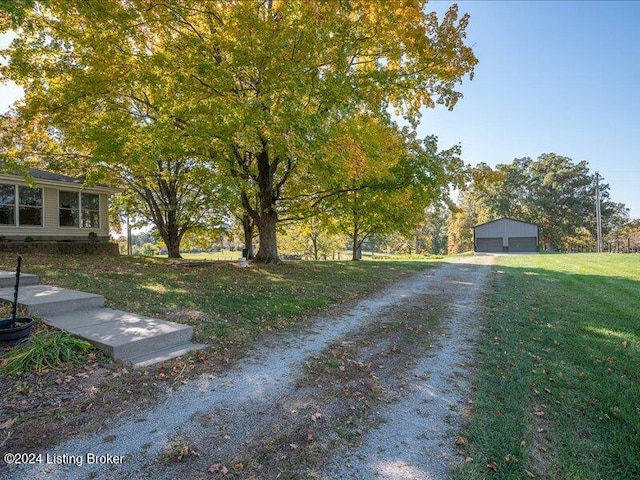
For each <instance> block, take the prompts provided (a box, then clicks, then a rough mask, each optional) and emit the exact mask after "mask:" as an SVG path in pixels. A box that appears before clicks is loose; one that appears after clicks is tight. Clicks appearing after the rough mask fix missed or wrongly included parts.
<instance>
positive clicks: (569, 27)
mask: <svg viewBox="0 0 640 480" xmlns="http://www.w3.org/2000/svg"><path fill="white" fill-rule="evenodd" d="M450 4H451V2H432V3H430V4H429V8H430V9H432V10H436V11H438V12H444V11H446V9H447V8H448V6H449V5H450ZM458 5H459V7H460V11H461V12H467V13H469V14H470V15H471V20H470V23H469V27H468V29H467V41H468V44H469V45H471V46H473V49H474V52H475V54H476V56H477V57H478V59H479V64H478V66H477V67H476V71H475V77H474V79H473V81H470V82H469V81H468V80H467V81H465V82H464V84H463V85H462V87H461V91H462V92H463V93H464V98H463V99H462V100H460V102H459V103H458V105H457V106H456V107H455V109H454V110H453V111H452V112H450V111H447V110H446V109H436V110H428V111H425V112H424V115H423V118H422V122H421V125H420V129H419V132H420V134H421V135H426V134H436V135H438V137H439V138H440V146H441V148H444V147H448V146H450V145H453V144H456V143H460V144H461V145H462V150H463V157H464V159H465V161H467V162H468V163H472V164H476V163H479V162H486V163H488V164H489V165H492V166H493V165H495V164H497V163H510V162H511V161H512V160H513V159H514V158H520V157H532V158H535V157H537V156H538V155H540V154H541V153H549V152H554V153H557V154H559V155H564V156H567V157H570V158H572V159H573V160H574V161H576V162H577V161H580V160H586V161H587V162H588V164H589V167H590V169H591V171H592V172H595V171H598V172H600V174H601V175H602V176H604V178H605V182H607V183H609V185H610V186H611V196H612V199H613V200H615V201H617V202H622V203H624V204H626V205H627V207H629V209H630V213H631V216H632V217H633V218H640V162H639V160H640V158H639V153H640V90H638V89H639V88H640V27H639V26H638V24H639V22H640V2H631V1H626V2H613V1H607V2H598V1H581V2H569V1H563V2H560V1H557V2H544V1H540V2H524V1H496V2H484V1H472V2H464V1H463V2H458Z"/></svg>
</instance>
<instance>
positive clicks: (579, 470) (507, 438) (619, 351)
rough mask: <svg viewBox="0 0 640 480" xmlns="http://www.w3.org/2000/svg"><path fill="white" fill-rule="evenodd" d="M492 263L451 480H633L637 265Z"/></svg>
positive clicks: (639, 457) (638, 437) (546, 258)
mask: <svg viewBox="0 0 640 480" xmlns="http://www.w3.org/2000/svg"><path fill="white" fill-rule="evenodd" d="M498 262H499V264H498V265H497V266H496V267H495V268H494V271H495V275H494V277H493V292H492V293H491V294H490V295H489V297H488V299H487V304H486V305H487V308H486V318H485V321H486V328H485V330H484V333H483V338H482V339H481V343H480V347H479V355H478V362H477V365H478V366H477V372H476V377H475V382H474V384H475V387H474V388H475V392H474V399H473V403H472V404H471V405H470V407H471V408H470V415H471V416H470V418H469V421H468V423H467V426H466V428H465V430H464V432H463V433H462V435H461V436H460V437H459V438H458V441H457V442H456V443H457V446H458V448H459V453H460V454H461V455H463V456H465V457H466V458H467V462H465V463H464V465H463V466H461V467H460V468H458V469H457V470H456V472H455V474H454V478H455V479H483V478H505V479H522V478H549V479H637V478H640V256H622V255H606V254H604V255H597V254H584V255H582V254H573V255H536V256H529V255H527V256H504V257H500V258H499V260H498Z"/></svg>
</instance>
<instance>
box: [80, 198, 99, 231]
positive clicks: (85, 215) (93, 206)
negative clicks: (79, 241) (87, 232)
mask: <svg viewBox="0 0 640 480" xmlns="http://www.w3.org/2000/svg"><path fill="white" fill-rule="evenodd" d="M80 205H81V206H82V226H83V227H85V228H99V227H100V196H99V195H95V194H91V193H83V194H81V195H80Z"/></svg>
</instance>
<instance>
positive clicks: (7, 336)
mask: <svg viewBox="0 0 640 480" xmlns="http://www.w3.org/2000/svg"><path fill="white" fill-rule="evenodd" d="M32 328H33V318H27V317H22V318H16V319H15V321H14V320H12V319H9V320H0V345H15V344H17V343H20V342H22V341H24V340H26V338H27V337H28V336H29V334H30V333H31V329H32Z"/></svg>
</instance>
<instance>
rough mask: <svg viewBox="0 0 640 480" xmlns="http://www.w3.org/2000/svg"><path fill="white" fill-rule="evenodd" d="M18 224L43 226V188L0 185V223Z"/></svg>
mask: <svg viewBox="0 0 640 480" xmlns="http://www.w3.org/2000/svg"><path fill="white" fill-rule="evenodd" d="M16 212H17V215H16ZM16 224H17V225H20V226H36V227H41V226H42V189H41V188H30V187H22V186H17V185H0V225H16Z"/></svg>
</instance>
